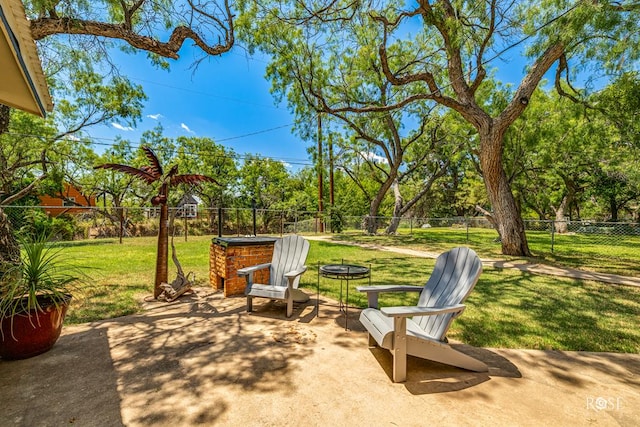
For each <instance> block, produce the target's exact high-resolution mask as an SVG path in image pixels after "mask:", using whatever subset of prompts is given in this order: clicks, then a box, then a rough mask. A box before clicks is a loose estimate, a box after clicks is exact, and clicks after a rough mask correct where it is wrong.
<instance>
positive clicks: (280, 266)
mask: <svg viewBox="0 0 640 427" xmlns="http://www.w3.org/2000/svg"><path fill="white" fill-rule="evenodd" d="M308 253H309V241H308V240H307V239H305V238H304V237H302V236H298V235H291V236H285V237H283V238H282V239H278V240H276V243H275V245H274V247H273V257H272V260H271V269H270V271H269V274H270V281H271V284H272V285H275V286H284V287H286V286H287V279H286V278H285V277H284V275H285V273H288V272H290V271H294V270H297V269H299V268H301V267H302V266H304V263H305V262H306V260H307V255H308ZM299 282H300V276H298V277H297V278H296V280H295V282H294V284H293V287H294V288H297V287H298V283H299Z"/></svg>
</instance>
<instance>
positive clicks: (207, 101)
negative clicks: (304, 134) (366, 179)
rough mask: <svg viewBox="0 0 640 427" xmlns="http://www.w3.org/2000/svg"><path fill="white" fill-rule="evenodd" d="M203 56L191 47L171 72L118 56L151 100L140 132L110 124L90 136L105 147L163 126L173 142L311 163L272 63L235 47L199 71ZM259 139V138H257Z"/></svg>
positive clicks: (141, 58)
mask: <svg viewBox="0 0 640 427" xmlns="http://www.w3.org/2000/svg"><path fill="white" fill-rule="evenodd" d="M198 55H200V53H199V52H197V51H196V50H195V49H192V48H190V47H185V48H183V49H182V50H181V51H180V58H179V59H178V60H175V61H170V63H171V69H170V70H169V71H166V70H160V69H157V68H155V67H153V66H152V65H151V63H150V62H149V61H148V60H147V59H146V57H145V55H143V54H137V55H130V54H124V53H119V52H118V53H116V54H114V57H113V59H114V60H115V63H116V64H117V65H118V67H119V68H120V71H121V73H122V74H124V75H126V76H127V77H128V78H129V79H131V80H132V82H133V83H136V84H139V85H142V87H143V88H144V91H145V93H146V94H147V96H148V98H149V99H148V100H147V101H145V103H144V104H145V105H144V110H143V118H142V120H141V122H140V123H138V125H137V126H136V127H135V128H131V127H127V126H126V125H124V124H118V123H108V124H106V125H100V126H96V127H93V128H91V129H89V130H88V131H87V133H88V134H89V135H90V136H91V137H93V138H96V139H97V138H103V139H97V141H99V142H100V143H101V144H109V143H112V142H113V141H112V140H113V139H114V138H115V137H116V136H118V135H119V136H120V137H122V138H124V139H127V140H129V141H132V142H133V143H134V144H135V143H137V142H138V141H139V138H140V135H141V134H142V133H143V132H144V131H146V130H150V129H153V128H154V127H155V126H157V125H158V123H160V124H161V125H162V126H163V128H164V134H165V135H166V136H169V137H177V136H180V135H185V136H190V135H193V136H200V137H210V138H212V139H213V140H215V141H216V142H217V143H219V144H222V145H224V146H226V147H229V148H232V149H233V150H234V151H236V152H237V153H239V154H260V155H262V156H265V157H271V158H274V159H276V160H282V161H284V162H286V163H289V164H291V165H292V166H293V167H302V166H304V165H306V164H311V163H310V161H309V159H308V156H307V151H306V150H307V145H310V144H307V143H305V142H304V141H301V140H300V139H299V138H297V137H295V136H294V135H293V134H292V133H291V128H292V123H293V117H292V116H291V114H289V112H288V110H287V108H286V105H284V104H282V105H276V103H275V99H274V97H273V96H272V95H271V94H270V92H269V88H270V83H269V82H268V81H267V80H265V78H264V74H265V67H266V65H267V61H266V60H265V59H264V58H261V57H260V56H259V55H257V56H255V57H249V55H248V53H246V52H245V51H244V50H243V49H241V48H238V47H235V48H234V49H233V50H232V51H231V52H228V53H226V54H224V55H222V56H221V57H215V58H212V57H210V58H207V59H205V60H204V61H202V62H201V63H200V65H199V66H198V68H197V69H196V70H195V71H194V70H193V69H191V65H192V64H193V63H194V61H195V60H196V59H197V58H198V57H199V56H198ZM251 134H254V135H251Z"/></svg>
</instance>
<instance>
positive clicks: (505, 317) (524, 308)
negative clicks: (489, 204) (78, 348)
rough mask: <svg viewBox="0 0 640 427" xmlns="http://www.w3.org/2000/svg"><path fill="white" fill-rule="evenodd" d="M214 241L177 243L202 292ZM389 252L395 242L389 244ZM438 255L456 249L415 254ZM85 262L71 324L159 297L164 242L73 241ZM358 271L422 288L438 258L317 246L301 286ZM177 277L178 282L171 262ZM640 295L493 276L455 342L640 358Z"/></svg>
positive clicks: (409, 298) (331, 289)
mask: <svg viewBox="0 0 640 427" xmlns="http://www.w3.org/2000/svg"><path fill="white" fill-rule="evenodd" d="M210 240H211V236H206V237H204V236H203V237H189V240H188V241H187V242H185V241H184V240H183V239H176V240H175V244H176V249H177V253H178V258H179V260H180V263H181V264H182V267H183V269H184V270H185V272H189V271H193V272H194V273H195V276H196V282H197V285H200V286H208V274H209V264H208V257H209V243H210ZM385 242H386V243H384V244H389V245H390V244H392V243H390V242H389V241H385ZM413 244H415V245H416V246H415V247H418V248H421V249H428V250H430V251H441V250H445V249H447V248H450V247H451V246H452V245H449V246H448V247H444V246H443V247H440V246H439V245H432V244H429V245H424V244H423V245H422V246H420V245H419V244H418V243H415V242H414V243H412V244H410V245H404V246H411V247H414V246H412V245H413ZM63 245H64V246H66V250H67V251H68V252H66V253H67V254H69V255H70V256H71V257H72V258H73V259H74V260H75V262H76V263H77V264H81V265H85V266H88V267H89V268H90V270H89V271H90V275H91V276H92V277H93V283H92V284H91V286H90V287H88V289H87V292H86V295H85V297H83V298H77V299H76V301H74V303H73V304H72V306H71V308H70V311H69V315H68V318H67V322H69V323H82V322H89V321H94V320H99V319H106V318H111V317H117V316H122V315H127V314H132V313H135V312H138V311H139V310H140V302H141V301H142V300H143V299H144V298H145V297H147V298H150V297H151V295H152V291H153V281H154V271H155V246H156V239H155V238H131V239H125V240H124V243H123V244H119V243H118V241H117V240H115V239H113V240H109V239H105V240H92V241H81V242H70V243H64V244H63ZM342 261H344V262H345V263H357V264H364V265H370V266H371V268H372V278H371V281H372V284H373V285H377V284H388V283H398V284H411V285H421V284H423V283H424V281H425V280H426V279H427V278H428V276H429V273H430V272H431V270H432V269H433V265H434V262H435V261H434V260H431V259H424V258H413V257H409V256H405V255H398V254H394V253H390V252H382V251H375V250H369V249H363V248H359V247H354V246H343V245H338V244H333V243H329V242H318V241H311V250H310V253H309V258H308V259H307V265H308V266H309V270H308V271H307V273H306V274H305V275H304V276H303V278H302V282H301V286H302V287H303V288H307V290H308V291H310V292H312V293H315V290H316V285H317V283H318V281H317V280H318V279H317V266H318V264H319V263H321V264H329V263H339V262H342ZM169 263H170V265H169V267H170V268H169V279H170V280H172V279H173V278H174V277H175V271H174V269H173V263H172V262H171V261H170V262H169ZM360 283H362V284H364V283H363V282H362V281H355V282H351V292H350V295H349V297H350V300H349V303H350V304H351V305H357V306H360V307H364V306H366V296H365V295H364V294H359V293H358V292H356V291H355V286H357V284H360ZM320 286H321V289H320V292H321V294H322V295H323V296H328V297H331V298H334V299H337V297H338V294H339V287H340V282H339V281H337V280H329V279H321V281H320ZM416 299H417V294H407V295H403V296H397V295H389V294H387V295H381V298H380V304H381V305H412V304H415V301H416ZM638 318H640V289H636V288H630V287H616V286H611V285H601V284H597V283H592V282H582V281H578V280H570V279H563V278H558V277H551V276H535V275H531V274H528V273H523V272H520V271H516V270H500V269H492V268H486V269H485V271H484V272H483V274H482V276H481V277H480V280H479V282H478V285H477V286H476V288H475V290H474V292H473V293H472V294H471V296H470V297H469V299H468V300H467V310H466V311H465V313H464V314H463V315H462V316H461V317H460V318H459V319H458V320H456V321H455V322H454V324H453V326H452V328H451V330H450V334H449V336H450V337H451V338H454V339H458V340H461V341H463V342H466V343H468V344H471V345H474V346H479V347H500V348H530V349H555V350H584V351H614V352H629V353H639V352H640V329H638V327H637V320H638Z"/></svg>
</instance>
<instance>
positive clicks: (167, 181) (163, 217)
mask: <svg viewBox="0 0 640 427" xmlns="http://www.w3.org/2000/svg"><path fill="white" fill-rule="evenodd" d="M141 148H142V150H143V151H144V153H145V155H146V157H147V159H148V160H149V165H145V166H142V167H140V168H136V167H133V166H128V165H121V164H118V163H105V164H102V165H99V166H96V167H95V168H96V169H111V170H115V171H118V172H124V173H127V174H129V175H133V176H135V177H137V178H139V179H141V180H143V181H144V182H146V183H147V184H153V183H155V182H160V183H161V184H160V191H159V193H158V194H157V195H155V196H153V197H152V198H151V204H152V205H154V206H160V226H159V227H158V251H157V256H156V278H155V285H154V289H153V296H154V298H158V296H160V294H161V293H162V292H163V289H162V288H161V287H160V285H161V284H162V283H167V282H168V278H167V276H168V262H169V208H168V206H167V199H168V197H169V186H173V185H177V184H199V183H202V182H213V183H216V184H218V182H217V181H216V180H215V179H213V178H211V177H208V176H206V175H199V174H184V175H178V165H174V166H173V167H172V168H171V169H170V170H169V172H167V173H166V174H165V173H164V171H163V168H162V165H160V161H159V160H158V157H157V156H156V155H155V153H154V152H153V150H151V148H149V147H145V146H143V147H141ZM218 185H220V184H218Z"/></svg>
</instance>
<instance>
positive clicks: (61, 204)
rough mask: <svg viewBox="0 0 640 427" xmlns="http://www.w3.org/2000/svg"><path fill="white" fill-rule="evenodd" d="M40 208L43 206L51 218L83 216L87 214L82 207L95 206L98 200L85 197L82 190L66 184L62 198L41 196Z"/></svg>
mask: <svg viewBox="0 0 640 427" xmlns="http://www.w3.org/2000/svg"><path fill="white" fill-rule="evenodd" d="M39 198H40V206H42V207H43V208H44V210H45V212H46V213H47V215H49V216H58V215H61V214H63V213H70V214H74V215H77V214H81V213H84V212H87V210H86V209H83V208H82V207H83V206H84V207H87V206H95V205H96V198H95V197H94V196H90V197H85V195H84V194H82V192H81V191H80V189H78V188H76V187H74V186H73V185H70V184H66V183H65V184H64V188H63V190H62V194H61V197H53V196H49V195H42V196H39Z"/></svg>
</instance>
